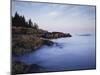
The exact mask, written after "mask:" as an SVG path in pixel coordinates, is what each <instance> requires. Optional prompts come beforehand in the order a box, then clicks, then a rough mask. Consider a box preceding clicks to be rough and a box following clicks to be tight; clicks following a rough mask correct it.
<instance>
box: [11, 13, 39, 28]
mask: <svg viewBox="0 0 100 75" xmlns="http://www.w3.org/2000/svg"><path fill="white" fill-rule="evenodd" d="M12 26H16V27H27V28H34V29H38V24H37V23H35V22H34V24H33V22H32V21H31V19H29V20H28V21H26V19H25V17H24V16H21V15H19V14H18V13H17V12H16V13H15V15H14V16H12Z"/></svg>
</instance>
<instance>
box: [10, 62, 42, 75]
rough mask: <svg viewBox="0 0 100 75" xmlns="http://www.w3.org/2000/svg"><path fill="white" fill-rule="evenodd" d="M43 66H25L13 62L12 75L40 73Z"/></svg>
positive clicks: (21, 63)
mask: <svg viewBox="0 0 100 75" xmlns="http://www.w3.org/2000/svg"><path fill="white" fill-rule="evenodd" d="M40 68H41V66H39V65H37V64H25V63H23V62H20V61H13V62H12V71H11V73H12V75H16V74H26V73H36V72H40Z"/></svg>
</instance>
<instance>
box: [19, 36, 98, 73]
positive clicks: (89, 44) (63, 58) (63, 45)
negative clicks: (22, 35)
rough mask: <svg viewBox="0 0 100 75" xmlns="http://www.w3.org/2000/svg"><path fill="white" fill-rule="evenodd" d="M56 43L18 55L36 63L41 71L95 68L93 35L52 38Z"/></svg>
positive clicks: (26, 61)
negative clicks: (40, 67)
mask: <svg viewBox="0 0 100 75" xmlns="http://www.w3.org/2000/svg"><path fill="white" fill-rule="evenodd" d="M52 41H54V42H56V43H57V44H55V45H53V46H51V47H49V46H43V47H42V48H41V49H39V50H37V51H36V52H33V53H30V54H27V55H24V56H22V57H19V58H18V60H20V61H22V62H24V63H27V64H38V65H40V66H42V67H44V68H43V69H41V70H43V71H62V70H78V69H95V67H96V61H95V56H96V55H95V36H94V35H91V36H76V35H74V36H73V37H71V38H60V39H54V40H52Z"/></svg>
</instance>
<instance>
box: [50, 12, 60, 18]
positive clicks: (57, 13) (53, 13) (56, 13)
mask: <svg viewBox="0 0 100 75" xmlns="http://www.w3.org/2000/svg"><path fill="white" fill-rule="evenodd" d="M59 15H60V13H59V12H56V11H53V12H50V13H49V16H54V17H55V16H59Z"/></svg>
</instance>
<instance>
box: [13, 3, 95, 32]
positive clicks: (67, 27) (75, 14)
mask: <svg viewBox="0 0 100 75" xmlns="http://www.w3.org/2000/svg"><path fill="white" fill-rule="evenodd" d="M16 11H17V12H18V13H19V14H20V15H24V16H25V18H26V19H27V20H28V19H31V20H32V22H33V23H34V22H36V23H37V24H38V25H39V28H41V29H44V30H48V31H59V32H66V33H95V14H96V13H95V6H89V5H71V4H54V3H36V2H21V1H12V16H14V14H15V12H16Z"/></svg>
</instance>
